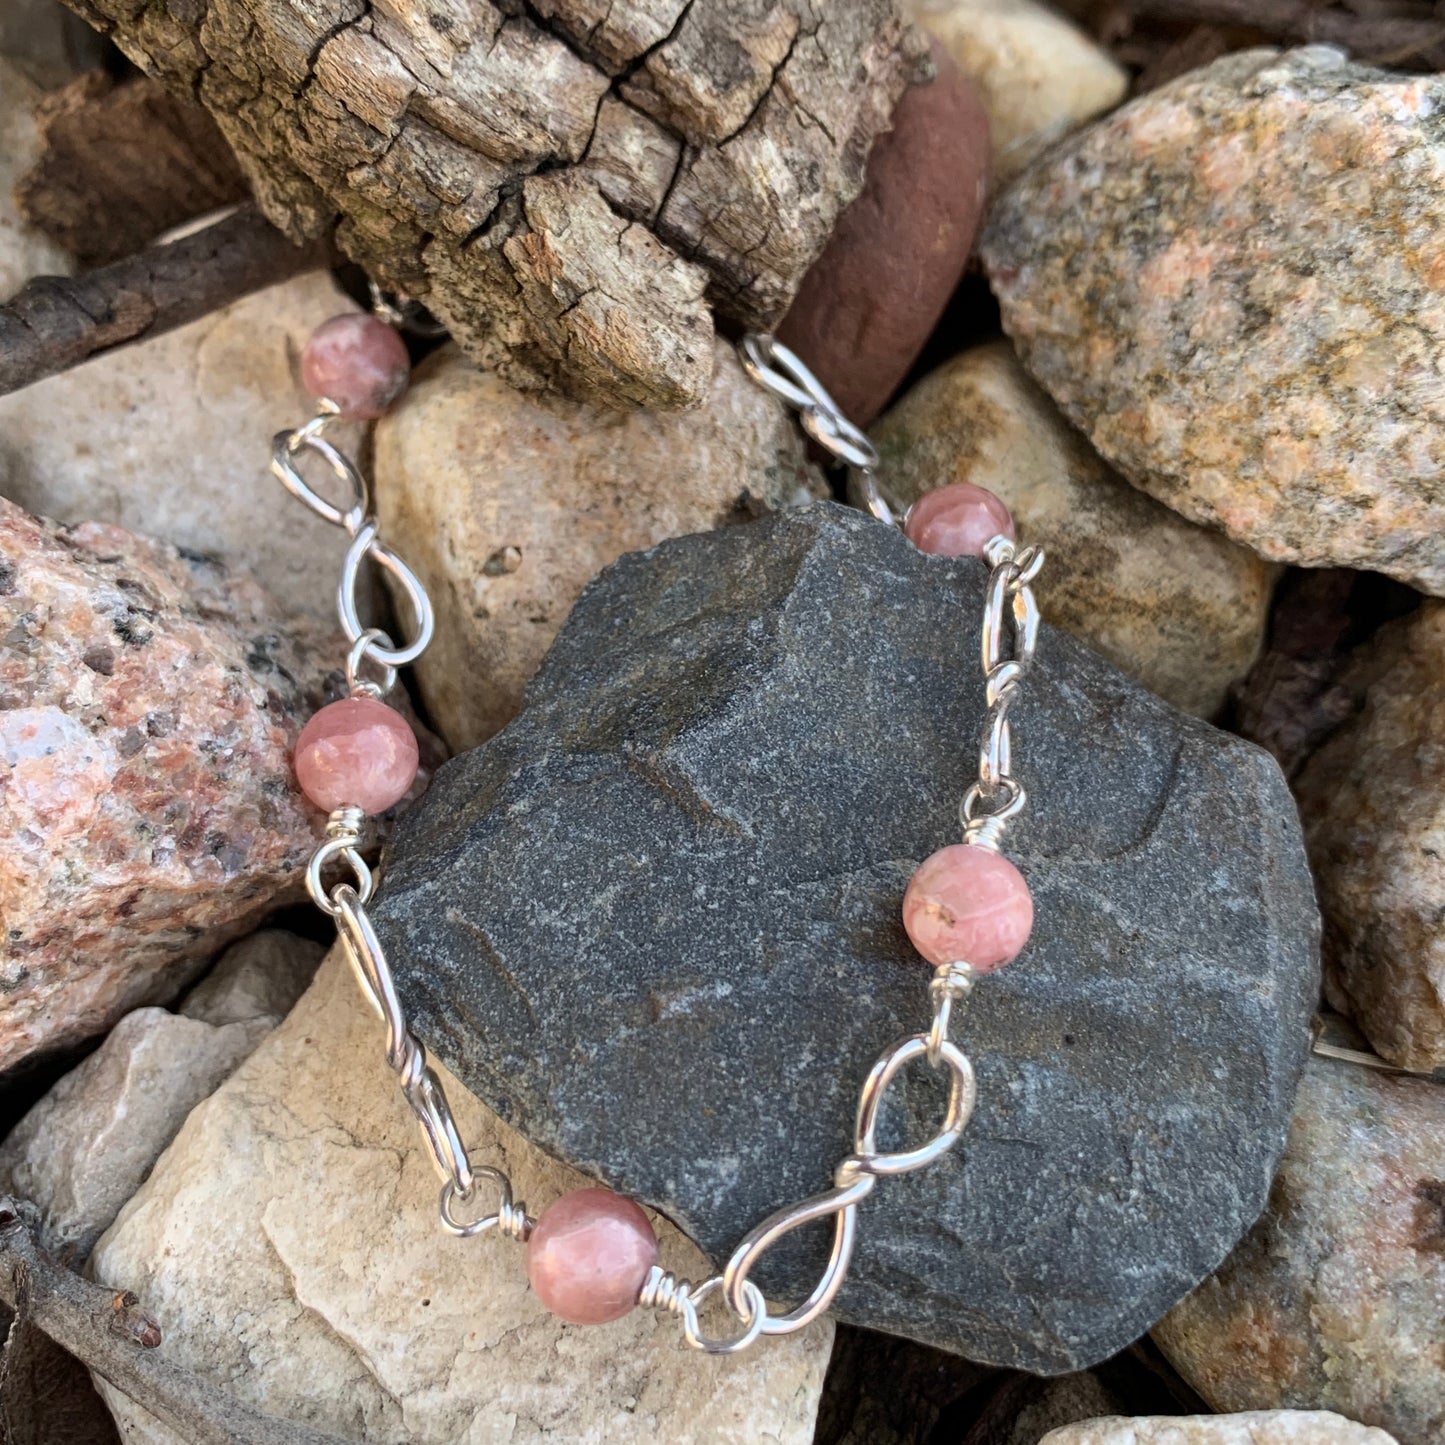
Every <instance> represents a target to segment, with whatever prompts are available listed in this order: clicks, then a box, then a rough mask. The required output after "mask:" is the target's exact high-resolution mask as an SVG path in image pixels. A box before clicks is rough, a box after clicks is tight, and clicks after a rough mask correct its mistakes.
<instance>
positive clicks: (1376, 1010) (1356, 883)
mask: <svg viewBox="0 0 1445 1445" xmlns="http://www.w3.org/2000/svg"><path fill="white" fill-rule="evenodd" d="M1360 665H1361V666H1363V667H1367V668H1368V671H1369V674H1370V685H1369V687H1368V690H1367V692H1366V697H1365V705H1364V709H1363V711H1362V712H1361V713H1360V714H1359V716H1358V717H1356V718H1355V719H1353V720H1352V721H1351V722H1350V723H1349V724H1347V725H1346V726H1345V727H1343V728H1341V729H1340V730H1339V731H1338V732H1337V733H1335V734H1334V736H1332V737H1331V738H1330V739H1329V741H1328V742H1326V743H1325V744H1324V746H1323V747H1322V748H1321V749H1320V750H1319V751H1318V752H1317V753H1316V754H1315V755H1314V756H1313V758H1311V760H1310V762H1309V764H1308V766H1307V767H1306V768H1305V769H1304V771H1303V772H1302V773H1301V774H1300V777H1299V781H1298V783H1297V784H1296V788H1295V791H1296V794H1297V796H1298V798H1299V803H1300V815H1301V817H1302V818H1303V820H1304V824H1305V839H1306V843H1307V845H1308V847H1309V851H1310V862H1311V864H1312V865H1313V867H1314V871H1315V878H1316V881H1317V883H1318V885H1319V895H1320V908H1321V911H1322V912H1323V914H1324V920H1325V938H1324V964H1325V990H1326V994H1327V996H1328V998H1329V1000H1330V1002H1331V1003H1332V1004H1333V1005H1334V1006H1335V1007H1336V1008H1338V1009H1340V1010H1341V1011H1342V1012H1345V1013H1348V1014H1350V1015H1351V1016H1352V1017H1353V1018H1354V1019H1355V1021H1356V1022H1357V1023H1358V1024H1359V1025H1360V1027H1361V1028H1362V1029H1363V1030H1364V1032H1365V1034H1366V1035H1367V1036H1368V1037H1369V1040H1370V1042H1371V1043H1372V1044H1373V1045H1374V1047H1375V1049H1376V1050H1377V1052H1379V1053H1380V1054H1381V1055H1383V1056H1384V1057H1385V1058H1387V1059H1389V1060H1390V1062H1391V1063H1395V1064H1400V1065H1402V1066H1403V1067H1405V1068H1409V1069H1421V1070H1431V1069H1437V1068H1445V929H1442V927H1441V920H1442V918H1445V603H1438V602H1432V603H1427V604H1426V605H1425V606H1424V607H1423V608H1422V609H1421V610H1420V611H1419V612H1417V613H1416V614H1415V615H1414V616H1413V617H1410V618H1406V619H1404V620H1402V621H1399V622H1395V623H1392V624H1391V625H1390V626H1388V627H1386V628H1384V629H1382V630H1381V631H1380V632H1379V633H1378V634H1377V635H1376V636H1375V637H1374V638H1373V639H1372V640H1371V642H1370V643H1369V644H1368V650H1367V654H1366V656H1365V657H1364V658H1363V659H1362V660H1361V664H1360Z"/></svg>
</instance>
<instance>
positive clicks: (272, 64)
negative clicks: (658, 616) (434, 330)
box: [67, 0, 930, 407]
mask: <svg viewBox="0 0 1445 1445" xmlns="http://www.w3.org/2000/svg"><path fill="white" fill-rule="evenodd" d="M67 3H68V4H70V5H71V6H72V7H73V8H74V9H76V10H77V11H79V12H80V13H81V14H82V15H84V16H85V17H86V19H88V20H89V21H90V22H91V23H92V24H94V25H95V26H97V27H98V28H100V29H102V30H104V31H106V32H107V33H109V34H110V35H111V36H112V37H113V38H114V39H115V40H116V42H117V43H118V44H119V45H120V47H121V49H122V50H124V51H125V52H126V54H127V55H129V56H130V57H131V58H132V59H133V60H135V61H136V62H137V63H138V64H139V65H140V66H141V67H142V69H144V70H146V71H147V72H149V73H151V74H153V75H156V76H158V77H160V78H161V79H162V80H164V81H165V82H166V84H168V85H169V86H171V87H172V88H173V89H175V90H176V91H178V92H179V93H181V94H184V95H187V96H193V97H195V98H197V99H199V100H200V101H201V102H202V103H203V104H204V105H205V106H206V107H207V109H208V110H210V112H211V113H212V115H213V116H214V117H215V118H216V120H217V122H218V123H219V125H220V127H221V129H222V131H223V132H224V134H225V136H226V138H227V140H229V142H230V143H231V145H232V147H233V148H234V149H235V151H236V154H237V156H238V158H239V159H240V161H241V164H242V166H243V167H244V169H245V170H246V172H247V175H248V177H249V179H250V181H251V184H252V187H253V189H254V191H255V194H256V198H257V202H258V204H259V205H260V207H261V209H262V210H263V211H264V212H265V214H266V215H267V216H268V217H269V218H270V219H271V220H272V221H273V222H274V223H275V224H276V225H277V226H279V227H280V228H281V229H282V230H283V231H285V232H286V233H287V234H288V235H290V236H291V237H292V238H293V239H295V240H303V239H308V238H314V237H317V236H319V235H321V234H323V233H325V232H327V231H328V230H330V229H332V228H333V227H335V228H336V235H337V241H338V243H339V245H340V247H341V249H342V250H344V251H346V252H347V253H348V254H350V255H351V256H352V257H354V258H355V259H356V260H358V261H359V262H361V263H362V264H363V265H364V266H366V267H367V269H368V270H369V271H370V272H371V273H372V274H373V275H374V276H375V277H376V278H377V279H378V280H379V281H381V282H382V283H383V284H384V285H386V286H390V287H394V288H397V289H400V290H404V291H406V292H408V293H410V294H411V295H414V296H416V297H418V298H420V299H424V300H425V301H426V303H427V305H428V306H429V307H430V308H431V309H432V310H433V311H434V312H435V313H436V314H437V315H438V316H440V317H441V318H442V319H443V320H444V321H445V322H446V323H447V324H448V325H449V326H450V328H451V329H452V332H453V334H454V335H455V336H456V338H457V339H458V341H459V342H460V343H461V344H462V346H463V347H464V348H465V349H466V351H467V352H468V353H469V354H470V355H471V356H472V357H473V358H475V359H476V360H478V361H480V362H482V363H483V364H485V365H488V366H491V367H494V368H495V369H496V370H497V371H499V372H500V373H501V374H502V375H503V376H504V377H506V379H507V380H509V381H511V382H512V383H513V384H515V385H518V386H522V387H550V388H557V389H560V390H563V391H565V392H567V393H569V394H571V395H573V396H578V397H581V398H584V399H587V400H591V401H599V402H602V403H604V404H610V405H613V406H616V405H625V404H632V405H644V406H654V407H669V406H686V405H689V404H691V403H694V402H697V401H699V400H700V399H701V398H702V396H703V395H704V394H705V392H706V389H707V383H708V378H709V374H710V371H711V365H712V355H713V353H712V347H711V345H710V342H711V338H712V332H713V316H714V313H716V314H717V315H718V316H719V317H722V318H726V319H727V320H728V321H730V322H733V323H735V324H738V325H743V326H771V325H774V324H775V323H776V322H777V321H778V320H779V319H780V317H781V316H782V314H783V313H784V312H785V311H786V309H787V307H788V304H789V302H790V301H791V299H792V297H793V295H794V293H795V292H796V290H797V288H798V285H799V283H800V282H801V280H802V278H803V275H804V273H805V272H806V271H807V269H808V267H809V265H811V263H812V262H813V261H814V260H815V259H816V257H817V256H818V254H819V253H820V252H821V251H822V249H823V246H824V244H825V242H826V241H827V239H828V236H829V233H830V232H831V230H832V227H833V222H834V220H835V219H836V217H837V215H838V213H839V211H840V210H841V209H842V208H843V207H844V206H845V205H846V204H847V203H848V202H849V201H850V200H851V199H852V198H853V197H854V196H855V195H857V193H858V191H859V190H860V188H861V186H862V183H863V173H864V167H865V164H866V161H867V157H868V151H869V149H870V147H871V146H872V143H873V140H874V138H875V137H876V136H877V135H878V134H879V133H880V132H882V131H884V130H886V129H887V128H888V125H889V121H890V117H891V115H892V111H893V107H894V105H895V104H896V103H897V101H898V99H899V97H900V96H901V95H902V93H903V91H904V90H905V89H906V87H907V86H908V85H909V84H910V83H912V82H914V81H918V80H921V79H925V78H926V77H927V75H928V74H929V73H930V62H929V59H928V51H927V46H926V44H925V43H924V41H923V39H922V36H921V35H920V34H919V32H918V31H917V30H915V29H914V27H913V26H911V25H910V24H909V23H908V22H906V21H905V20H904V19H903V18H902V16H901V14H900V12H899V10H898V5H897V0H495V3H492V0H194V3H188V4H185V5H180V4H166V3H162V0H67Z"/></svg>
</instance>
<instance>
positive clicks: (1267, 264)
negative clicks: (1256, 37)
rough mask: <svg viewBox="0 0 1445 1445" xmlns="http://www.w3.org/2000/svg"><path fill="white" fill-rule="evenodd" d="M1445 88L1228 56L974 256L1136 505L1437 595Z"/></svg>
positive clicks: (1173, 88)
mask: <svg viewBox="0 0 1445 1445" xmlns="http://www.w3.org/2000/svg"><path fill="white" fill-rule="evenodd" d="M1442 105H1445V78H1442V77H1440V76H1435V75H1430V76H1421V75H1400V74H1396V73H1392V72H1388V71H1381V70H1373V69H1369V68H1367V67H1364V66H1358V65H1353V64H1350V63H1349V62H1347V61H1346V60H1345V59H1344V57H1343V56H1342V55H1340V54H1339V52H1337V51H1333V50H1329V49H1325V48H1323V47H1316V48H1310V49H1304V50H1295V51H1290V52H1288V53H1286V54H1279V53H1276V52H1274V51H1268V50H1255V51H1245V52H1241V53H1238V54H1235V55H1231V56H1227V57H1225V58H1224V59H1222V60H1219V61H1217V62H1216V63H1215V64H1213V65H1211V66H1208V67H1207V68H1205V69H1203V70H1200V71H1195V72H1192V73H1191V74H1189V75H1186V76H1184V77H1182V78H1181V79H1179V80H1177V81H1175V82H1173V83H1172V84H1170V85H1166V86H1164V87H1163V88H1161V89H1159V90H1156V91H1153V92H1152V93H1150V94H1148V95H1146V96H1143V97H1142V98H1140V99H1139V100H1137V101H1135V102H1133V103H1132V104H1130V105H1128V106H1126V107H1124V109H1122V110H1120V111H1119V112H1117V113H1116V114H1115V115H1113V116H1111V117H1109V118H1108V119H1107V120H1104V121H1102V122H1100V123H1099V124H1097V125H1095V126H1093V127H1092V128H1091V129H1089V130H1088V131H1086V132H1084V133H1083V134H1082V135H1079V136H1076V137H1074V138H1072V139H1070V140H1069V141H1066V142H1065V143H1064V144H1063V145H1062V146H1060V147H1059V148H1058V149H1057V150H1055V151H1053V152H1052V153H1051V154H1050V155H1049V156H1048V157H1046V158H1045V159H1042V160H1041V161H1040V162H1039V163H1038V164H1036V165H1035V166H1034V167H1033V168H1032V169H1031V170H1030V171H1029V172H1028V173H1027V174H1026V175H1025V176H1024V177H1022V178H1021V179H1020V180H1019V181H1018V183H1017V184H1016V185H1015V186H1013V187H1012V188H1011V189H1010V190H1009V191H1008V193H1007V194H1006V195H1004V196H1003V197H1002V198H1001V199H1000V201H999V203H998V205H997V206H996V207H995V208H994V210H993V212H992V215H991V217H990V221H989V225H988V228H987V231H986V232H985V235H984V239H983V243H982V251H983V256H984V261H985V264H986V266H987V268H988V272H989V277H990V280H991V281H992V283H993V287H994V290H995V291H996V292H997V294H998V297H999V301H1000V303H1001V305H1002V307H1003V320H1004V327H1005V329H1006V330H1007V331H1008V332H1009V334H1010V335H1011V336H1012V337H1013V338H1014V340H1015V342H1016V343H1017V344H1018V347H1019V350H1020V354H1021V355H1022V357H1023V360H1024V362H1025V363H1026V364H1027V366H1028V367H1029V370H1030V371H1031V372H1033V374H1034V375H1035V376H1036V377H1037V378H1038V379H1039V380H1040V381H1041V382H1042V383H1043V385H1044V386H1045V387H1046V388H1047V390H1048V391H1049V392H1050V393H1051V394H1052V395H1053V397H1054V399H1055V400H1056V401H1057V402H1058V403H1059V404H1060V405H1061V406H1062V407H1063V409H1064V411H1065V412H1066V413H1067V414H1068V415H1069V417H1070V418H1071V419H1072V420H1073V421H1075V422H1076V423H1077V424H1078V425H1079V426H1080V427H1081V428H1083V430H1084V431H1085V432H1086V433H1088V435H1089V437H1090V439H1091V440H1092V441H1093V443H1094V445H1095V446H1096V447H1097V448H1098V449H1099V451H1100V452H1101V453H1102V454H1103V455H1104V456H1105V457H1106V458H1108V459H1109V460H1110V461H1111V462H1113V463H1114V464H1115V465H1116V466H1117V467H1118V468H1119V470H1120V471H1121V472H1123V473H1124V475H1125V476H1126V477H1128V479H1129V480H1130V481H1131V482H1133V483H1134V484H1135V485H1136V486H1138V487H1142V488H1143V489H1144V490H1145V491H1147V492H1150V493H1152V494H1153V495H1154V496H1156V497H1158V498H1159V499H1160V501H1163V502H1166V503H1168V505H1169V506H1171V507H1173V508H1174V509H1175V510H1176V511H1178V512H1182V513H1183V514H1184V515H1185V516H1187V517H1190V518H1192V519H1193V520H1194V521H1197V522H1204V523H1208V524H1210V525H1214V526H1219V527H1222V528H1223V529H1224V530H1225V531H1227V532H1228V533H1229V534H1230V536H1232V537H1234V538H1235V539H1236V540H1237V541H1240V542H1243V543H1245V544H1246V545H1247V546H1250V547H1252V548H1253V549H1254V550H1255V551H1257V552H1259V553H1260V554H1261V555H1263V556H1265V557H1269V558H1272V559H1275V560H1278V561H1287V562H1300V563H1304V564H1305V565H1308V566H1325V565H1331V564H1338V565H1345V566H1351V567H1362V568H1367V569H1369V570H1372V571H1377V572H1385V573H1388V574H1389V575H1390V576H1392V577H1398V578H1400V579H1402V580H1404V581H1406V582H1410V583H1413V584H1414V585H1415V586H1418V587H1421V588H1423V589H1424V590H1425V591H1427V592H1436V593H1441V592H1445V425H1442V423H1445V399H1442V393H1441V389H1440V384H1439V373H1440V370H1441V369H1442V367H1445V300H1442V286H1445V270H1442V263H1441V261H1440V248H1439V236H1440V231H1441V228H1442V226H1445V140H1442V138H1441V136H1440V133H1439V128H1438V126H1437V124H1436V117H1437V115H1438V112H1439V110H1440V108H1441V106H1442Z"/></svg>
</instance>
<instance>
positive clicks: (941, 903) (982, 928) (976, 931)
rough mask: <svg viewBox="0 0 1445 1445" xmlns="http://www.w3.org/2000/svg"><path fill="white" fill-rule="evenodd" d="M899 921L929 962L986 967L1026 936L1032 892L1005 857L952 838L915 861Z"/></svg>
mask: <svg viewBox="0 0 1445 1445" xmlns="http://www.w3.org/2000/svg"><path fill="white" fill-rule="evenodd" d="M903 926H904V928H906V929H907V930H908V936H909V938H911V939H912V940H913V946H914V947H915V948H916V949H917V950H918V951H919V953H921V954H922V955H923V956H924V958H926V959H927V960H928V961H929V963H932V964H940V963H967V964H972V965H973V967H974V968H975V969H977V970H978V971H979V972H980V973H987V972H989V970H990V969H995V968H1000V967H1002V966H1003V965H1004V964H1006V963H1007V962H1008V961H1009V959H1011V958H1013V957H1015V956H1016V955H1017V954H1018V952H1019V950H1020V949H1021V948H1022V947H1023V946H1024V944H1026V943H1027V942H1028V939H1029V932H1030V930H1031V929H1032V928H1033V926H1034V900H1033V895H1032V894H1030V892H1029V885H1028V884H1027V883H1025V882H1024V875H1023V874H1022V873H1020V872H1019V870H1018V869H1017V868H1015V867H1014V865H1013V864H1012V863H1010V862H1009V860H1008V859H1007V858H1004V857H1001V856H1000V855H999V854H997V853H992V852H990V851H989V850H988V849H987V848H975V847H972V846H970V845H969V844H967V843H953V844H951V845H950V846H949V847H947V848H940V849H939V850H938V852H937V853H935V854H934V855H933V856H932V857H931V858H925V859H924V860H923V862H922V863H920V864H919V865H918V871H917V872H916V873H914V875H913V877H912V878H911V879H910V880H909V883H908V889H907V891H906V892H905V893H904V895H903Z"/></svg>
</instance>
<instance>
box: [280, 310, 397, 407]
mask: <svg viewBox="0 0 1445 1445" xmlns="http://www.w3.org/2000/svg"><path fill="white" fill-rule="evenodd" d="M410 376H411V357H410V356H408V355H407V350H406V343H405V342H404V341H403V340H402V339H401V337H400V336H398V335H397V334H396V332H395V331H394V330H393V329H392V328H391V327H390V326H388V325H387V324H386V322H384V321H381V320H378V319H377V318H376V317H375V316H368V315H367V314H366V313H365V312H361V311H354V312H351V313H349V314H348V315H346V316H333V317H332V318H331V320H330V321H323V322H322V323H321V325H320V326H318V327H317V328H316V330H315V331H313V332H312V333H311V336H310V339H309V340H308V341H307V343H306V345H305V346H304V347H303V348H302V350H301V382H302V384H303V385H304V386H305V388H306V390H307V391H309V392H310V393H311V395H312V396H315V397H325V398H326V399H327V400H328V401H334V402H335V403H336V405H337V406H338V407H339V408H340V409H341V414H342V416H349V417H355V418H357V419H358V420H362V421H370V420H371V419H372V418H373V417H378V416H380V415H381V414H382V412H384V411H385V410H386V409H387V407H389V406H390V405H391V404H392V402H394V401H395V400H396V399H397V397H399V396H400V395H401V394H402V392H404V391H405V390H406V383H407V380H408V378H409V377H410Z"/></svg>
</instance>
